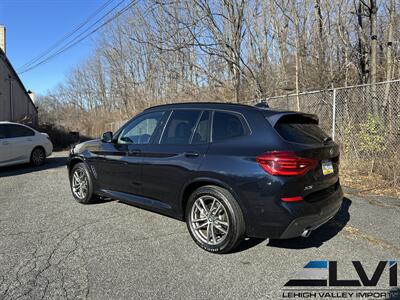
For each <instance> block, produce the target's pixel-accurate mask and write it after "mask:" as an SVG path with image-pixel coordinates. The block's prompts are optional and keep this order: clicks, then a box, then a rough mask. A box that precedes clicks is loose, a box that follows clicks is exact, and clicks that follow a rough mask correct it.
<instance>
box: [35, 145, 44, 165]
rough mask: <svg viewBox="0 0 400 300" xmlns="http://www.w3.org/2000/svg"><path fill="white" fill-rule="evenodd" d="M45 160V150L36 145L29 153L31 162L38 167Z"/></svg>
mask: <svg viewBox="0 0 400 300" xmlns="http://www.w3.org/2000/svg"><path fill="white" fill-rule="evenodd" d="M45 160H46V152H45V151H44V149H43V148H42V147H36V148H35V149H33V150H32V153H31V164H32V165H33V166H35V167H39V166H41V165H43V164H44V161H45Z"/></svg>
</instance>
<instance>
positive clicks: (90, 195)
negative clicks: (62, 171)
mask: <svg viewBox="0 0 400 300" xmlns="http://www.w3.org/2000/svg"><path fill="white" fill-rule="evenodd" d="M338 166H339V148H338V145H337V144H335V143H334V142H333V141H332V139H331V138H329V137H328V136H327V135H326V134H325V133H324V132H323V131H322V130H321V129H320V128H319V127H318V119H317V117H316V116H314V115H309V114H304V113H298V112H290V111H275V110H270V109H265V108H258V107H253V106H247V105H238V104H227V103H183V104H170V105H161V106H156V107H152V108H149V109H146V110H145V111H143V112H142V113H141V114H139V115H137V116H136V117H134V118H133V119H132V120H130V121H129V122H127V123H126V124H125V125H124V126H122V128H120V129H119V130H118V131H117V132H115V133H114V134H112V133H111V132H106V133H104V134H103V137H102V139H101V140H93V141H88V142H85V143H82V144H79V145H77V146H75V147H74V148H73V149H72V150H71V153H70V157H69V161H68V171H69V178H70V182H71V190H72V194H73V196H74V198H75V199H76V200H77V201H79V202H81V203H92V202H94V201H96V199H97V198H98V197H106V198H112V199H119V200H120V201H124V202H129V203H132V204H134V205H136V206H139V207H143V208H146V209H150V210H153V211H156V212H159V213H162V214H165V215H168V216H171V217H174V218H177V219H180V220H185V221H186V223H187V227H188V230H189V232H190V234H191V236H192V238H193V239H194V241H195V242H196V243H197V244H198V245H199V246H200V247H202V248H203V249H205V250H207V251H210V252H217V253H225V252H228V251H230V250H232V249H233V248H235V247H236V246H237V245H238V244H239V243H240V242H241V240H242V239H243V238H244V237H245V236H248V237H261V238H266V237H269V238H280V239H283V238H292V237H297V236H308V235H309V234H310V232H311V231H312V230H313V229H315V228H317V227H318V226H320V225H322V224H324V223H325V222H327V221H328V220H329V219H330V218H332V217H333V216H334V215H335V214H336V212H337V211H338V210H339V208H340V206H341V202H342V198H343V193H342V190H341V187H340V184H339V177H338Z"/></svg>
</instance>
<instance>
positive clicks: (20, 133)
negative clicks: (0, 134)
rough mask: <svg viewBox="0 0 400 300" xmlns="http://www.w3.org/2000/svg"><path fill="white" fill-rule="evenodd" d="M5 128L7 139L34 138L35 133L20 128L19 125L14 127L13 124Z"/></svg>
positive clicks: (23, 127)
mask: <svg viewBox="0 0 400 300" xmlns="http://www.w3.org/2000/svg"><path fill="white" fill-rule="evenodd" d="M6 127H7V131H8V133H7V137H8V138H17V137H25V136H34V135H35V133H34V132H33V130H31V129H29V128H27V127H25V126H21V125H14V124H8V125H6Z"/></svg>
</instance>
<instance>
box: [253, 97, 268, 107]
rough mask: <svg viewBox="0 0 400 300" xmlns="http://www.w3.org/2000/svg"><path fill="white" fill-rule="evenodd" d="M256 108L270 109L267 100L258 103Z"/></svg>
mask: <svg viewBox="0 0 400 300" xmlns="http://www.w3.org/2000/svg"><path fill="white" fill-rule="evenodd" d="M254 106H255V107H258V108H269V105H268V103H267V100H265V99H264V100H261V101H260V102H258V103H257V104H255V105H254Z"/></svg>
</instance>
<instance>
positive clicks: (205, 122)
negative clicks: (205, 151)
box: [191, 111, 210, 145]
mask: <svg viewBox="0 0 400 300" xmlns="http://www.w3.org/2000/svg"><path fill="white" fill-rule="evenodd" d="M209 127H210V112H209V111H204V112H203V114H202V115H201V118H200V120H199V123H198V124H197V127H196V130H195V132H194V134H193V137H192V142H191V144H197V145H198V144H206V143H207V142H208V133H209V132H210V128H209Z"/></svg>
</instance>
